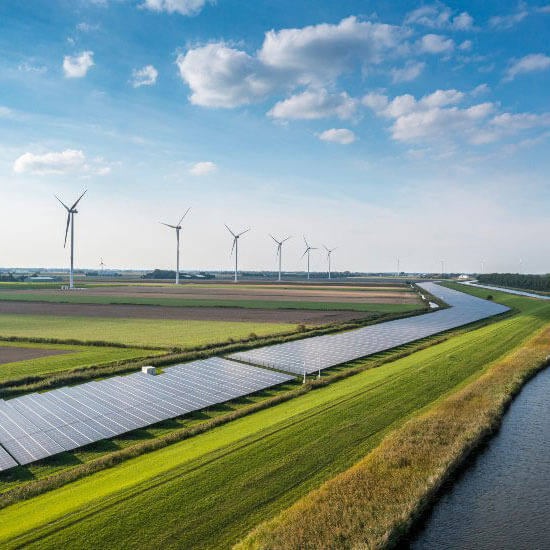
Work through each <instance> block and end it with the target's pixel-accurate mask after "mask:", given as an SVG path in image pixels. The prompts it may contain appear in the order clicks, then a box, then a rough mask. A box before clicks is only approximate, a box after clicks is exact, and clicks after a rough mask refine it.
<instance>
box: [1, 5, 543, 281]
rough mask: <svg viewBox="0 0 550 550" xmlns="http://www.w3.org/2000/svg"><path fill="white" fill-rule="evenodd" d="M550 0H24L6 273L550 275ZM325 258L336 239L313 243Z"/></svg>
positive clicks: (13, 8) (5, 147) (11, 69)
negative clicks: (64, 205)
mask: <svg viewBox="0 0 550 550" xmlns="http://www.w3.org/2000/svg"><path fill="white" fill-rule="evenodd" d="M549 38H550V4H549V3H548V2H546V3H545V2H544V1H541V2H530V3H524V2H519V3H518V2H508V1H498V2H497V1H484V2H453V3H452V4H451V3H448V4H445V3H443V2H436V3H432V2H426V3H421V2H419V3H414V2H365V1H362V2H354V1H347V2H330V1H317V2H296V1H293V2H290V1H286V0H277V1H275V0H274V1H270V2H266V1H264V2H262V1H258V2H245V1H242V0H241V1H236V0H218V1H216V2H208V1H204V0H71V1H69V0H66V1H54V0H49V1H41V0H33V2H27V1H23V0H21V1H15V0H11V1H6V2H3V3H2V4H1V5H0V196H1V199H2V200H1V202H0V231H2V235H4V236H6V235H8V236H9V238H8V239H5V238H4V239H2V244H1V245H0V265H4V266H15V265H17V266H61V265H65V264H66V262H67V254H66V251H64V250H63V247H62V239H63V231H64V214H63V211H62V210H61V208H60V206H59V204H57V203H56V201H55V199H53V194H54V193H56V194H59V195H60V196H61V198H63V199H66V201H67V202H68V201H71V200H72V199H73V197H74V198H75V199H76V197H77V196H78V195H79V194H80V192H81V190H83V189H85V188H87V189H88V190H89V191H88V195H87V196H86V197H85V199H83V201H82V205H81V211H80V213H79V215H78V217H77V264H78V265H80V266H96V265H97V264H98V263H99V260H100V258H101V257H103V259H104V261H105V263H107V264H108V265H110V266H113V267H144V268H151V267H171V266H172V263H173V256H174V254H173V247H174V243H173V241H174V238H173V235H171V233H169V232H168V230H167V229H166V228H164V227H163V226H161V225H160V224H159V223H158V222H159V221H167V222H169V223H174V222H175V221H177V220H178V219H179V217H180V216H181V214H182V213H183V212H184V211H185V209H187V207H189V206H191V207H192V209H191V212H190V213H189V216H188V217H187V218H186V221H185V228H184V236H183V250H182V253H183V268H184V269H186V268H188V269H193V268H203V269H227V268H230V266H231V259H230V257H229V251H230V245H231V241H230V237H229V234H228V233H227V231H226V230H225V228H224V227H223V223H224V222H225V223H227V224H228V225H230V226H232V227H234V228H235V229H237V230H238V229H241V228H245V227H248V226H251V227H252V228H253V230H252V231H251V232H250V233H249V234H247V236H246V238H245V237H243V242H242V244H241V254H240V257H241V267H242V268H243V269H266V268H272V267H273V266H274V263H275V247H274V244H273V243H272V242H271V241H270V239H269V237H268V236H267V233H273V234H276V235H280V236H281V237H282V236H286V235H288V234H290V235H294V238H293V239H292V240H290V241H289V242H288V243H287V245H285V246H286V247H287V249H286V250H285V256H284V264H285V268H286V269H288V270H297V269H300V268H303V262H300V255H301V253H302V248H303V241H302V234H305V235H306V236H307V237H308V240H310V241H311V243H312V244H313V245H314V246H315V245H316V246H321V245H322V244H326V245H327V246H329V247H332V246H337V245H338V246H339V249H338V251H337V252H335V253H334V255H333V266H334V268H335V269H352V270H392V269H394V268H395V263H396V260H395V259H396V257H397V256H399V257H401V258H402V260H401V265H402V267H403V268H404V269H405V270H411V271H412V270H414V271H432V270H433V271H435V270H437V269H439V261H440V259H445V261H446V265H447V267H448V269H449V270H454V271H476V270H479V269H480V264H481V261H484V263H485V269H486V270H487V271H489V270H490V271H497V270H498V271H517V270H518V269H519V262H520V259H521V260H522V261H523V265H524V269H525V270H526V271H529V272H547V271H549V267H548V262H547V258H548V257H549V253H550V244H548V239H547V238H546V235H547V232H548V221H547V219H548V214H547V212H548V207H549V206H550V193H549V191H548V183H547V174H548V169H549V160H548V154H547V151H548V143H549V139H548V138H549V137H550V106H549V105H548V103H549V99H548V90H549V89H550V48H549V46H548V43H549ZM312 265H313V268H314V269H316V270H321V269H323V268H324V266H325V258H324V255H323V254H322V253H321V252H318V253H317V254H316V255H314V256H312Z"/></svg>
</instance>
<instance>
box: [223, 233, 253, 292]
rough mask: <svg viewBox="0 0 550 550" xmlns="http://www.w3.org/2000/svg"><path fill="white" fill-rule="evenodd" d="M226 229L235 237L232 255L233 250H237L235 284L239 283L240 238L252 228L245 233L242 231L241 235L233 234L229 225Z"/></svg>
mask: <svg viewBox="0 0 550 550" xmlns="http://www.w3.org/2000/svg"><path fill="white" fill-rule="evenodd" d="M224 225H225V227H226V228H227V231H229V233H231V235H233V246H232V247H231V254H233V250H235V281H234V282H235V283H236V282H237V268H238V265H239V264H238V261H239V237H241V235H244V234H245V233H247V232H248V231H250V228H248V229H245V230H244V231H241V232H240V233H237V234H235V233H233V231H231V229H229V227H227V224H225V223H224Z"/></svg>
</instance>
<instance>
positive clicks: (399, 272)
mask: <svg viewBox="0 0 550 550" xmlns="http://www.w3.org/2000/svg"><path fill="white" fill-rule="evenodd" d="M400 274H401V270H400V269H399V257H398V258H397V277H399V275H400Z"/></svg>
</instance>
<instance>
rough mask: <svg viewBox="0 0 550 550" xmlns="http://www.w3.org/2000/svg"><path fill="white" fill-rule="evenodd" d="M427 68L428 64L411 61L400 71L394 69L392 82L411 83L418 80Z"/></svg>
mask: <svg viewBox="0 0 550 550" xmlns="http://www.w3.org/2000/svg"><path fill="white" fill-rule="evenodd" d="M425 68H426V63H424V62H423V61H412V60H409V61H407V63H405V66H404V67H402V68H400V69H392V70H391V75H392V82H394V83H396V82H411V81H412V80H414V79H415V78H417V77H418V76H419V75H420V73H421V72H422V71H423V70H424V69H425Z"/></svg>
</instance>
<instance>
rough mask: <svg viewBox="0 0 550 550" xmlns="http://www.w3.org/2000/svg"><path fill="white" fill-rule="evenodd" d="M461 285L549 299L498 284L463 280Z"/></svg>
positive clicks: (549, 297) (548, 297)
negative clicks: (492, 284)
mask: <svg viewBox="0 0 550 550" xmlns="http://www.w3.org/2000/svg"><path fill="white" fill-rule="evenodd" d="M460 284H461V285H468V286H475V287H477V288H486V289H487V290H498V291H499V292H507V293H508V294H517V295H518V296H527V297H529V298H540V299H541V300H550V296H544V295H542V294H535V293H534V292H526V291H525V290H515V289H513V288H502V287H500V286H491V285H482V284H479V283H470V282H464V283H460Z"/></svg>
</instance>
